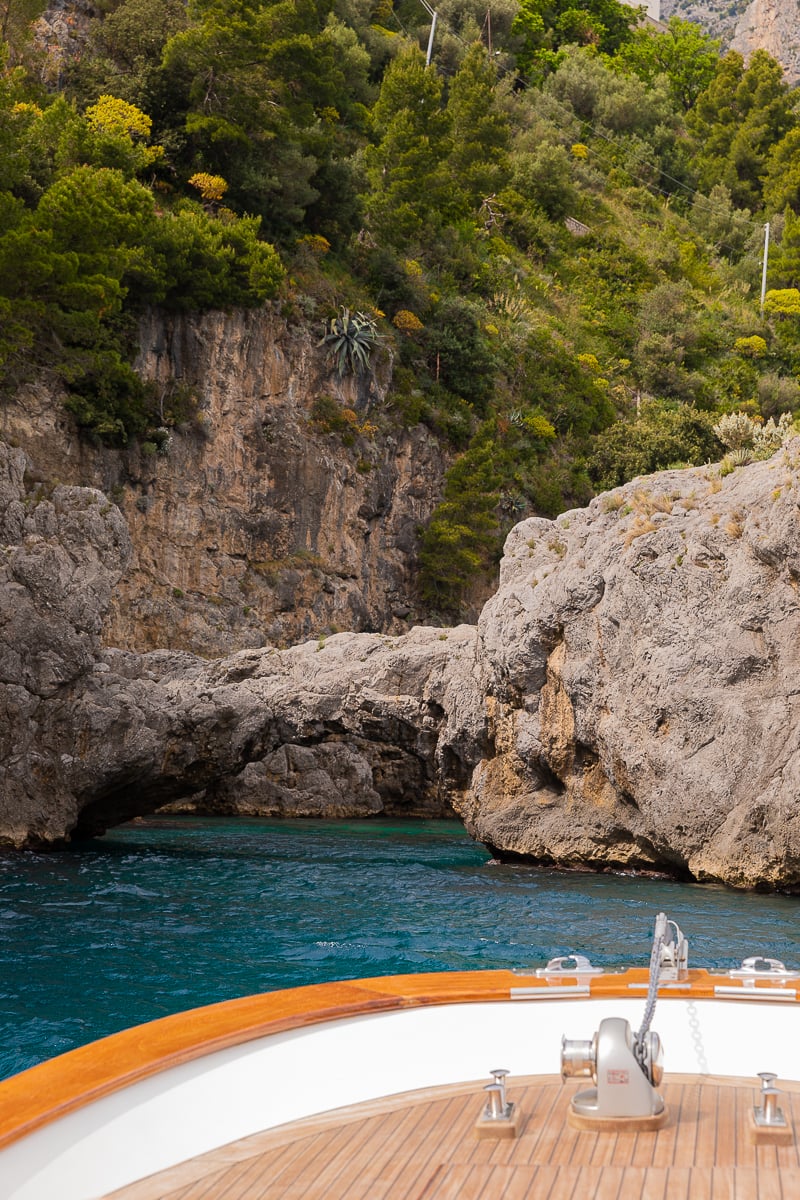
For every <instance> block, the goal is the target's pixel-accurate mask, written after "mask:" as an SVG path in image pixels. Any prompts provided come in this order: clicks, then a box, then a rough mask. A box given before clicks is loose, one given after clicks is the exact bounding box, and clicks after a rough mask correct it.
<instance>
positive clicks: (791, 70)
mask: <svg viewBox="0 0 800 1200" xmlns="http://www.w3.org/2000/svg"><path fill="white" fill-rule="evenodd" d="M798 25H800V4H798V0H752V3H751V4H749V5H748V7H747V8H746V9H745V11H744V12H743V13H742V15H741V16H740V17H739V20H738V22H737V24H736V30H735V32H734V35H733V39H732V40H731V45H730V48H731V50H738V51H739V53H740V54H741V55H743V56H744V58H745V59H748V58H749V57H750V55H751V54H752V53H753V52H754V51H755V50H766V51H767V52H768V53H769V54H771V55H772V57H773V58H775V59H777V60H778V62H779V63H780V64H781V66H782V67H783V69H784V72H785V74H786V81H787V83H789V84H791V85H792V86H793V87H794V86H795V85H796V84H797V82H798V80H800V38H798Z"/></svg>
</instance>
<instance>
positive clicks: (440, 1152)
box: [392, 1096, 466, 1200]
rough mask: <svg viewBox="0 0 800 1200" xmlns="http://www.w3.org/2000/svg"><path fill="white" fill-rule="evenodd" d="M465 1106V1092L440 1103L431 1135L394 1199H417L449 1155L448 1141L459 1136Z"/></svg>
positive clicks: (398, 1187) (418, 1153) (455, 1139)
mask: <svg viewBox="0 0 800 1200" xmlns="http://www.w3.org/2000/svg"><path fill="white" fill-rule="evenodd" d="M465 1107H466V1106H465V1103H464V1098H463V1097H461V1096H454V1097H452V1098H450V1099H449V1100H447V1101H446V1102H445V1103H444V1104H443V1105H440V1111H438V1112H437V1115H436V1121H435V1123H434V1125H433V1127H432V1129H431V1132H430V1136H429V1137H428V1138H427V1139H426V1140H425V1143H424V1145H423V1147H422V1148H421V1149H420V1150H419V1151H418V1152H417V1154H416V1155H415V1157H414V1161H413V1163H412V1164H411V1165H410V1168H409V1170H408V1172H407V1174H406V1176H405V1177H404V1178H403V1180H402V1181H401V1183H398V1186H397V1189H396V1191H395V1194H394V1196H393V1198H392V1200H416V1197H417V1196H419V1195H420V1194H421V1192H420V1189H421V1188H422V1189H423V1190H424V1184H425V1182H426V1181H427V1180H428V1179H430V1177H431V1173H432V1172H433V1170H434V1168H435V1167H436V1166H438V1165H440V1164H441V1160H442V1159H443V1158H445V1157H447V1156H448V1151H447V1143H448V1141H450V1140H451V1139H452V1140H454V1141H457V1140H458V1138H459V1132H458V1131H459V1124H460V1122H462V1121H463V1118H464V1109H465ZM402 1185H405V1191H403V1190H402Z"/></svg>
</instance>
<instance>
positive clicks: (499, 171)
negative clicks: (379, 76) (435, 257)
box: [447, 44, 509, 212]
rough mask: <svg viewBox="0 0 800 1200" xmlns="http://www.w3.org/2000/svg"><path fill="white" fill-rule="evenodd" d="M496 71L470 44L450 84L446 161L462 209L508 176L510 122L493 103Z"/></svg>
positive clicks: (502, 183)
mask: <svg viewBox="0 0 800 1200" xmlns="http://www.w3.org/2000/svg"><path fill="white" fill-rule="evenodd" d="M495 86H496V75H495V72H494V69H493V67H492V64H491V62H490V60H489V57H488V55H487V53H486V51H485V49H484V48H483V46H481V45H480V44H476V45H474V46H472V47H471V48H470V49H469V50H468V51H467V54H466V56H465V58H464V61H463V63H462V64H461V67H460V69H459V71H458V74H457V75H456V77H455V79H454V80H453V82H452V84H451V87H450V96H449V99H448V103H447V114H448V116H449V118H450V121H451V136H452V148H451V150H450V155H449V160H448V165H449V168H450V172H451V175H452V179H453V181H454V187H455V189H456V190H457V192H458V193H459V194H460V204H461V205H462V206H463V209H464V211H466V212H469V211H473V212H474V211H475V210H476V209H478V208H479V207H480V205H481V203H482V202H483V201H484V200H485V199H486V198H487V197H489V196H492V195H494V194H495V193H496V192H498V191H500V189H501V188H502V187H504V186H505V184H506V182H507V178H508V145H509V127H508V120H507V118H506V116H505V114H504V113H503V112H502V111H501V109H500V108H499V106H498V104H497V99H496V95H495Z"/></svg>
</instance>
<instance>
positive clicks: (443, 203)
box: [365, 46, 452, 246]
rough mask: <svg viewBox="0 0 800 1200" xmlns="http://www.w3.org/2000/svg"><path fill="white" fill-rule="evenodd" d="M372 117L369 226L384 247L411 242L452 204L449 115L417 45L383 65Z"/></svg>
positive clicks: (437, 221)
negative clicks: (374, 136) (374, 138)
mask: <svg viewBox="0 0 800 1200" xmlns="http://www.w3.org/2000/svg"><path fill="white" fill-rule="evenodd" d="M372 120H373V126H374V129H375V132H376V134H377V136H378V142H377V145H374V146H370V147H368V148H367V151H366V153H365V162H366V167H367V179H368V182H369V184H370V189H371V190H370V192H369V194H368V195H367V196H366V197H365V207H366V211H367V215H368V218H369V223H370V228H371V230H372V231H373V233H374V235H375V237H376V238H377V239H378V241H379V242H382V243H385V244H387V245H392V246H396V245H400V244H403V243H407V242H411V243H414V242H415V241H418V240H419V239H420V238H421V237H422V236H423V233H424V232H425V231H426V230H428V231H431V230H435V229H436V228H438V227H440V226H441V225H442V224H443V222H444V221H445V220H446V218H447V216H448V215H449V209H450V207H451V205H452V180H451V178H450V175H449V173H448V171H447V168H446V159H447V155H448V153H449V151H450V145H451V143H450V136H449V134H450V117H449V115H448V114H447V113H446V112H445V111H444V109H443V107H442V82H441V79H440V77H439V75H438V74H437V72H436V70H435V68H434V67H426V66H425V58H424V55H423V54H422V51H421V50H420V49H419V48H418V47H417V46H412V47H410V48H409V49H408V50H406V51H404V52H403V53H402V54H400V55H398V57H397V58H396V59H395V60H394V62H393V63H391V64H390V65H389V67H388V68H387V71H386V74H385V75H384V77H383V83H382V85H381V93H380V96H379V97H378V101H377V103H376V104H375V107H374V109H373V112H372Z"/></svg>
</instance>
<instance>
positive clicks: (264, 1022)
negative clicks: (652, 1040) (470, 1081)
mask: <svg viewBox="0 0 800 1200" xmlns="http://www.w3.org/2000/svg"><path fill="white" fill-rule="evenodd" d="M689 976H690V978H689V982H688V984H687V985H686V986H680V987H670V986H666V987H664V988H663V989H660V992H659V995H660V997H661V998H664V999H666V998H669V997H675V998H677V999H685V1000H688V999H693V1000H698V999H715V993H714V988H715V986H717V985H719V984H720V983H722V984H725V986H726V987H736V986H741V981H740V980H734V979H731V977H730V976H728V975H710V974H709V973H708V972H707V971H690V972H689ZM647 978H648V974H647V971H646V970H645V969H632V970H629V971H625V972H622V973H619V974H606V975H600V976H592V977H589V978H587V977H585V976H584V977H582V980H581V982H587V983H588V984H589V989H590V995H591V997H593V998H596V999H612V998H620V999H621V998H624V999H635V998H637V997H640V996H643V995H644V989H645V987H646V984H647ZM575 982H576V977H575V976H570V975H564V976H559V977H558V978H552V979H551V980H550V982H548V980H546V979H539V978H537V977H536V976H535V975H524V974H520V973H518V972H511V971H453V972H446V973H439V974H424V975H387V976H382V977H378V978H375V979H355V980H352V981H349V982H341V983H321V984H312V985H311V986H309V987H301V988H289V989H286V990H283V991H277V992H265V993H263V994H261V995H257V996H247V997H243V998H241V999H238V1000H228V1001H225V1002H223V1003H221V1004H212V1005H209V1006H208V1007H205V1008H195V1009H191V1010H189V1011H187V1012H183V1013H177V1014H176V1015H174V1016H170V1017H163V1018H161V1019H160V1020H158V1021H151V1022H149V1023H148V1024H145V1025H138V1026H135V1027H134V1028H132V1029H126V1030H123V1031H122V1032H121V1033H115V1034H112V1035H111V1036H110V1037H107V1038H103V1039H101V1040H100V1041H97V1042H92V1043H90V1044H89V1045H87V1046H81V1047H79V1048H78V1049H77V1050H71V1051H69V1052H68V1053H67V1054H62V1055H59V1056H58V1057H57V1058H53V1059H50V1060H49V1061H48V1062H44V1063H40V1064H39V1065H38V1066H35V1067H31V1068H30V1070H28V1071H23V1072H21V1073H20V1074H19V1075H14V1076H13V1077H12V1078H11V1079H8V1080H5V1081H3V1082H0V1148H2V1147H4V1146H8V1145H10V1144H11V1143H12V1142H15V1141H17V1140H18V1139H20V1138H22V1137H25V1136H26V1135H28V1134H30V1133H33V1132H34V1130H36V1129H39V1128H41V1127H42V1126H44V1125H46V1124H48V1123H50V1122H51V1121H55V1120H57V1119H58V1118H60V1117H63V1116H65V1115H66V1114H67V1113H70V1112H73V1111H75V1110H76V1109H79V1108H82V1107H83V1106H84V1105H87V1104H90V1103H92V1101H94V1100H99V1099H101V1098H102V1097H103V1096H107V1095H110V1094H111V1093H113V1092H116V1091H119V1090H120V1089H121V1088H125V1087H129V1086H130V1085H131V1084H134V1083H138V1082H140V1081H141V1080H143V1079H147V1078H149V1077H150V1076H152V1075H156V1074H158V1073H159V1072H161V1071H166V1070H168V1069H170V1068H172V1067H176V1066H180V1065H181V1064H182V1063H186V1062H190V1061H191V1060H193V1059H196V1058H200V1057H202V1056H203V1055H206V1054H213V1053H214V1052H215V1051H218V1050H224V1049H227V1048H228V1047H230V1046H236V1045H240V1044H242V1043H244V1042H249V1041H252V1040H254V1039H256V1038H262V1037H268V1036H269V1035H271V1034H276V1033H283V1032H285V1031H286V1030H291V1029H301V1028H304V1027H306V1026H310V1025H316V1024H319V1023H322V1022H325V1021H336V1020H341V1019H342V1018H346V1017H357V1016H364V1015H367V1014H370V1013H379V1012H390V1011H396V1010H398V1009H406V1008H419V1007H422V1006H426V1005H441V1004H467V1003H478V1002H484V1003H486V1002H498V1001H508V1000H509V999H511V997H512V992H513V990H514V989H519V988H524V989H526V990H527V989H536V991H537V992H538V991H539V990H541V991H542V994H543V996H544V995H546V994H547V990H548V987H549V986H553V987H555V986H558V987H559V988H560V989H562V992H561V995H560V996H559V997H558V998H559V999H563V987H564V985H565V984H567V985H569V984H570V983H575ZM754 986H755V987H756V988H761V987H764V988H768V989H769V987H772V988H774V987H775V986H776V985H775V983H774V982H773V983H771V984H770V982H769V981H767V980H758V981H756V983H755V984H754ZM520 1002H521V1003H524V1002H525V1000H524V999H523V1000H521V1001H520ZM534 1002H535V1001H534ZM568 1002H569V1001H567V1003H568ZM733 1003H736V1001H735V1000H734V1001H733Z"/></svg>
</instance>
